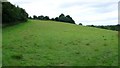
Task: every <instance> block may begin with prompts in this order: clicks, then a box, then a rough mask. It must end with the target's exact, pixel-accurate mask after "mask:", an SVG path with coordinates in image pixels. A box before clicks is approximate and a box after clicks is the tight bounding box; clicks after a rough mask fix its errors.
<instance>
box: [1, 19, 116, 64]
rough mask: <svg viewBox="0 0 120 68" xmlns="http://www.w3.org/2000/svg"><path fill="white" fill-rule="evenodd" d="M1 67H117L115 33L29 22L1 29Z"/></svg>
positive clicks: (43, 22) (66, 25) (55, 23)
mask: <svg viewBox="0 0 120 68" xmlns="http://www.w3.org/2000/svg"><path fill="white" fill-rule="evenodd" d="M2 34H3V41H2V44H3V45H2V47H3V49H2V50H3V63H2V64H3V66H117V65H118V32H117V31H111V30H104V29H98V28H92V27H86V26H79V25H73V24H67V23H61V22H54V21H40V20H29V21H28V22H26V23H21V24H18V25H15V26H10V27H6V28H3V32H2Z"/></svg>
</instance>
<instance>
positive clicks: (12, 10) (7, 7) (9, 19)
mask: <svg viewBox="0 0 120 68" xmlns="http://www.w3.org/2000/svg"><path fill="white" fill-rule="evenodd" d="M27 18H28V14H27V13H26V11H25V10H24V9H23V8H20V7H19V6H15V5H13V4H11V3H10V2H3V3H2V24H3V25H9V24H16V22H22V21H27Z"/></svg>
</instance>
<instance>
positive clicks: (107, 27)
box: [87, 24, 120, 31]
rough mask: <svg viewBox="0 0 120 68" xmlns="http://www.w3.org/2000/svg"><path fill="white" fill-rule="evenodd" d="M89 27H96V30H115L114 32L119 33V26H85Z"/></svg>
mask: <svg viewBox="0 0 120 68" xmlns="http://www.w3.org/2000/svg"><path fill="white" fill-rule="evenodd" d="M87 26H89V27H96V28H102V29H108V30H115V31H120V24H117V25H106V26H103V25H100V26H95V25H87Z"/></svg>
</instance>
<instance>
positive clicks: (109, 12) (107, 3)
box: [8, 0, 119, 25]
mask: <svg viewBox="0 0 120 68" xmlns="http://www.w3.org/2000/svg"><path fill="white" fill-rule="evenodd" d="M8 1H10V2H11V3H13V4H16V5H19V6H20V7H22V8H24V9H25V10H26V11H27V12H28V13H29V15H31V16H32V15H48V16H50V18H52V17H57V16H59V15H60V14H61V13H64V14H65V15H67V14H69V15H70V16H71V17H72V18H73V19H74V20H75V21H76V23H77V24H78V23H83V24H85V25H87V24H94V25H106V24H108V25H109V24H117V23H118V22H117V18H118V17H117V16H118V12H117V11H118V5H117V4H118V1H119V0H8Z"/></svg>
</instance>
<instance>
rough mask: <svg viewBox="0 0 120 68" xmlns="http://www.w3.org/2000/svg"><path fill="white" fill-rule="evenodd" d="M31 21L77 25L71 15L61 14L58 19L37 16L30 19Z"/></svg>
mask: <svg viewBox="0 0 120 68" xmlns="http://www.w3.org/2000/svg"><path fill="white" fill-rule="evenodd" d="M29 19H38V20H52V21H60V22H67V23H71V24H75V21H74V20H73V19H72V17H70V15H66V16H65V15H64V14H61V15H59V17H56V18H51V19H50V18H49V16H43V15H41V16H36V15H33V18H32V17H29Z"/></svg>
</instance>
